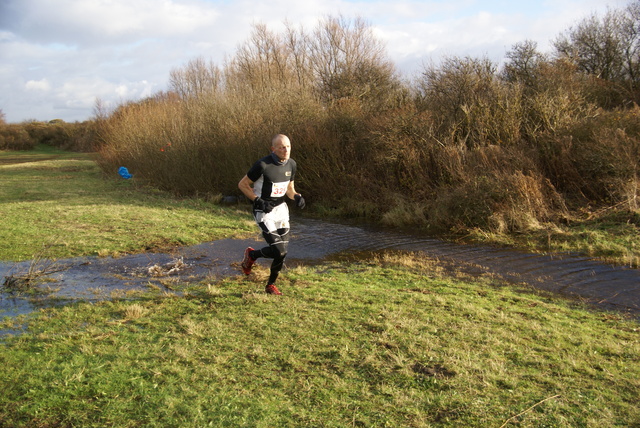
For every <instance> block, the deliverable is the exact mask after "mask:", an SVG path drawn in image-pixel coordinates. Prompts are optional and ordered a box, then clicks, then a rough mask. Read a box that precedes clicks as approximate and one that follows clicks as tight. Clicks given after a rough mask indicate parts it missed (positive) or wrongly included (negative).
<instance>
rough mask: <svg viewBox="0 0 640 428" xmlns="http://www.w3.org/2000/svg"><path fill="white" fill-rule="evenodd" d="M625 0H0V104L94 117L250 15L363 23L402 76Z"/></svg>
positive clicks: (239, 38)
mask: <svg viewBox="0 0 640 428" xmlns="http://www.w3.org/2000/svg"><path fill="white" fill-rule="evenodd" d="M630 1H631V0H393V1H389V0H386V1H376V0H272V1H255V0H0V110H2V112H3V113H4V115H5V120H6V121H7V122H9V123H20V122H23V121H28V120H38V121H48V120H53V119H62V120H64V121H66V122H75V121H84V120H90V119H92V118H93V117H94V115H95V106H96V100H100V103H101V104H102V106H103V107H106V108H107V109H112V108H114V107H116V106H118V105H119V104H121V103H124V102H127V101H135V100H139V99H142V98H145V97H148V96H151V95H153V94H155V93H158V92H160V91H164V90H167V89H168V82H169V74H170V72H171V70H174V69H179V68H182V67H184V66H186V65H187V63H188V62H189V61H190V60H193V59H195V58H204V59H206V60H211V61H213V62H214V63H215V64H218V65H223V64H224V61H225V60H226V59H228V58H231V57H233V56H234V54H235V51H236V49H237V47H238V46H239V45H240V44H242V43H244V42H246V41H247V40H248V38H249V36H250V34H251V31H252V29H253V27H254V25H255V24H265V25H266V26H267V28H268V29H270V30H272V31H274V32H277V33H279V32H281V31H282V29H283V28H284V23H285V22H288V23H289V24H292V25H294V26H296V27H298V28H300V27H301V28H303V29H304V30H305V31H307V32H310V31H312V30H313V29H314V28H315V27H316V26H317V24H318V22H319V21H320V20H321V19H323V18H326V17H327V16H332V17H338V16H342V17H345V18H347V19H353V18H356V17H359V18H362V19H364V20H365V21H366V22H367V23H369V24H370V25H371V27H372V29H373V31H374V34H375V35H376V37H378V38H379V39H380V40H381V41H382V42H384V43H385V45H386V49H387V55H388V57H389V59H391V60H392V61H393V62H394V64H395V65H396V68H397V69H398V71H399V72H400V73H401V74H402V75H403V76H407V77H411V76H414V75H416V74H417V73H419V72H420V70H421V69H422V68H423V67H424V66H425V64H430V63H436V64H437V63H438V61H439V60H440V59H442V58H443V57H447V56H448V57H453V56H458V57H465V56H472V57H488V58H490V59H491V60H493V61H495V62H497V63H500V62H501V61H503V60H504V57H505V54H506V52H508V51H509V50H510V49H511V48H512V47H513V45H514V44H516V43H519V42H523V41H525V40H532V41H535V42H537V43H538V49H539V50H540V51H542V52H551V51H552V42H553V40H554V39H556V38H557V37H558V35H560V34H562V33H563V32H566V31H567V30H568V29H569V28H571V26H575V25H576V24H577V23H579V22H580V21H581V20H583V19H585V18H587V17H589V16H591V15H592V14H597V15H598V16H601V17H602V16H604V14H605V13H606V12H607V10H616V9H623V8H624V7H626V6H627V5H628V4H629V3H630Z"/></svg>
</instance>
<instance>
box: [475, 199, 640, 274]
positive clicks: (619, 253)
mask: <svg viewBox="0 0 640 428" xmlns="http://www.w3.org/2000/svg"><path fill="white" fill-rule="evenodd" d="M467 239H468V240H469V241H470V242H479V243H486V244H494V245H506V246H510V247H519V248H523V249H525V250H528V251H534V252H538V253H558V252H570V253H579V254H583V255H586V256H590V257H593V258H595V259H599V260H602V261H604V262H607V263H613V264H616V265H620V266H628V267H632V268H638V267H640V212H638V211H632V210H611V211H607V212H604V213H600V214H597V215H594V216H593V217H591V216H588V217H586V218H583V219H580V218H577V219H574V220H573V221H572V222H570V223H569V224H546V225H544V226H543V227H541V228H539V229H532V230H529V231H526V232H522V233H518V234H511V235H508V234H495V233H489V232H486V231H481V230H475V231H473V232H472V233H471V234H470V236H469V237H468V238H467Z"/></svg>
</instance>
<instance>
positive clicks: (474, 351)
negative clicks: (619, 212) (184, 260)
mask: <svg viewBox="0 0 640 428" xmlns="http://www.w3.org/2000/svg"><path fill="white" fill-rule="evenodd" d="M0 174H2V177H3V180H2V182H1V183H0V195H1V196H0V198H1V202H2V204H0V215H2V216H3V228H2V232H1V233H2V234H3V235H2V236H1V237H0V238H1V241H2V242H1V243H0V245H1V246H0V256H1V257H0V258H2V259H5V260H6V259H24V258H27V259H28V258H30V257H32V254H35V253H38V252H39V251H40V249H41V248H42V246H43V245H48V244H52V243H53V244H56V245H53V246H52V247H50V251H51V252H52V253H53V255H55V256H57V257H63V256H70V255H82V254H114V253H118V252H129V251H131V252H134V251H144V250H145V249H146V248H157V247H161V246H164V245H175V244H180V243H189V242H196V241H199V240H209V239H215V238H217V237H228V236H234V235H242V234H246V233H247V232H251V233H255V230H254V228H255V226H254V225H253V224H252V223H251V222H249V221H248V220H247V217H248V215H247V213H246V212H242V211H240V212H239V211H236V210H235V209H223V208H220V207H219V206H217V205H215V204H212V203H208V202H203V201H198V200H190V199H185V200H182V199H177V198H173V197H171V196H170V195H167V194H164V193H161V192H156V191H152V190H149V189H145V188H139V187H137V186H136V185H135V183H132V182H129V181H124V180H122V179H116V178H113V177H111V178H107V179H104V178H103V177H102V176H101V174H100V172H99V171H98V169H97V168H96V167H95V165H94V164H93V162H92V161H91V159H90V157H89V156H88V155H79V154H69V153H64V152H55V151H43V150H42V149H40V150H38V151H36V152H28V153H15V152H14V153H0ZM65 176H68V177H67V178H64V177H65ZM5 178H6V180H5ZM5 224H6V225H9V226H10V227H4V226H5ZM18 227H21V228H22V232H21V233H16V232H13V231H12V230H14V229H15V228H18ZM592 229H593V228H592ZM14 247H19V249H18V250H16V249H15V248H14ZM361 260H362V259H361ZM364 260H367V261H366V262H362V261H357V260H353V259H351V260H348V259H347V258H346V257H344V258H342V259H338V260H335V261H333V262H326V263H323V264H320V265H318V266H300V267H295V268H290V269H288V270H286V271H285V272H283V274H282V275H281V277H280V279H279V284H278V285H279V287H280V289H281V290H282V291H283V292H284V293H285V295H284V296H270V295H266V294H265V293H264V292H263V287H264V283H265V279H266V277H267V275H268V269H267V267H266V266H267V264H264V263H262V264H259V265H258V266H257V267H256V268H255V273H253V274H252V275H250V276H249V277H247V278H245V277H240V276H238V277H230V278H225V279H221V280H220V279H214V278H209V279H207V280H205V281H202V282H197V283H183V284H177V283H176V284H172V287H171V288H172V289H173V290H174V291H168V290H164V289H163V290H159V289H152V288H150V289H149V290H148V291H147V292H144V293H141V292H139V293H138V294H133V293H129V294H127V295H126V298H124V297H123V298H117V297H114V298H113V299H112V300H109V301H102V302H98V303H95V302H94V303H85V302H75V303H71V304H68V305H66V306H57V307H50V308H46V309H40V310H38V311H36V312H34V313H32V314H29V315H23V316H18V317H15V318H5V319H4V320H3V321H2V322H0V328H2V329H5V332H6V331H8V330H12V331H14V332H15V333H14V334H13V335H5V336H4V337H2V341H1V342H0V364H1V365H2V366H3V367H4V370H1V371H0V388H1V390H2V394H0V426H12V427H13V426H15V427H71V426H82V427H105V426H117V427H139V426H157V427H203V426H229V427H236V426H251V427H281V426H291V427H293V426H314V427H316V426H317V427H345V426H367V427H378V426H380V427H382V426H389V427H399V426H402V427H404V426H406V427H436V426H437V427H440V426H443V427H447V426H450V427H461V426H477V427H486V426H491V427H501V426H502V425H505V424H506V426H523V427H567V426H571V427H610V426H625V427H626V426H640V409H639V408H638V406H637V400H638V396H639V393H640V336H639V330H638V329H639V326H638V322H637V321H636V320H630V319H627V318H626V317H625V316H623V315H622V314H616V313H609V312H599V311H596V310H593V309H590V308H588V307H585V306H583V305H581V304H580V303H579V302H575V301H569V300H563V299H560V298H558V297H554V296H552V295H549V294H546V293H542V292H537V291H535V290H533V289H530V288H527V287H522V286H513V285H506V284H503V283H501V282H500V281H499V280H498V279H495V278H493V277H491V276H484V277H480V278H477V277H465V276H463V275H461V274H456V273H455V267H454V270H453V271H452V270H451V266H445V265H444V264H443V263H441V262H439V261H437V260H430V259H424V258H421V256H419V255H413V254H401V253H385V254H378V255H371V257H369V258H368V259H367V258H365V259H364ZM451 272H453V273H451Z"/></svg>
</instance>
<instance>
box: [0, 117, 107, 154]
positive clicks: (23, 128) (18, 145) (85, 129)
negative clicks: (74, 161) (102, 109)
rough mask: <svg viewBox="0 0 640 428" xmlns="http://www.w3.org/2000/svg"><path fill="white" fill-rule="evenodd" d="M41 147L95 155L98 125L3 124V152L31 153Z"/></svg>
mask: <svg viewBox="0 0 640 428" xmlns="http://www.w3.org/2000/svg"><path fill="white" fill-rule="evenodd" d="M38 144H45V145H48V146H52V147H56V148H59V149H64V150H73V151H79V152H90V151H94V150H95V149H96V144H97V136H96V124H95V122H93V121H86V122H82V123H77V122H76V123H66V122H64V121H62V120H52V121H50V122H35V121H31V122H25V123H21V124H6V123H0V150H31V149H33V148H34V147H35V146H36V145H38Z"/></svg>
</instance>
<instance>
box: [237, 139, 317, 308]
mask: <svg viewBox="0 0 640 428" xmlns="http://www.w3.org/2000/svg"><path fill="white" fill-rule="evenodd" d="M290 155H291V141H289V137H287V136H286V135H282V134H278V135H276V136H275V137H273V140H272V141H271V154H270V155H268V156H265V157H263V158H262V159H260V160H259V161H257V162H256V163H255V164H253V166H252V167H251V169H249V172H247V175H245V176H244V177H242V180H240V182H239V183H238V188H239V189H240V190H241V191H242V193H244V195H245V196H246V197H247V198H249V200H251V201H253V217H254V218H255V220H256V223H257V225H258V226H259V227H260V229H261V230H262V236H263V237H264V239H265V241H267V244H269V245H268V246H267V247H264V248H262V249H260V250H254V249H253V248H251V247H249V248H247V249H246V250H245V252H244V259H243V260H242V272H243V273H244V274H245V275H249V274H250V273H251V268H252V266H253V264H254V263H255V261H256V260H257V259H258V258H260V257H265V258H268V259H273V262H272V263H271V271H270V274H269V280H268V282H267V286H266V288H265V291H266V292H267V293H269V294H277V295H282V293H281V292H280V290H278V288H277V287H276V280H277V279H278V275H279V274H280V271H281V270H282V267H283V266H284V259H285V257H286V256H287V247H288V244H289V207H288V206H287V204H286V202H285V197H288V198H289V199H293V200H294V201H295V203H296V206H297V207H298V208H304V206H305V201H304V198H303V197H302V195H301V194H300V193H297V192H296V189H295V187H294V184H293V182H294V179H295V176H296V162H295V161H294V160H293V159H291V158H290Z"/></svg>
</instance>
